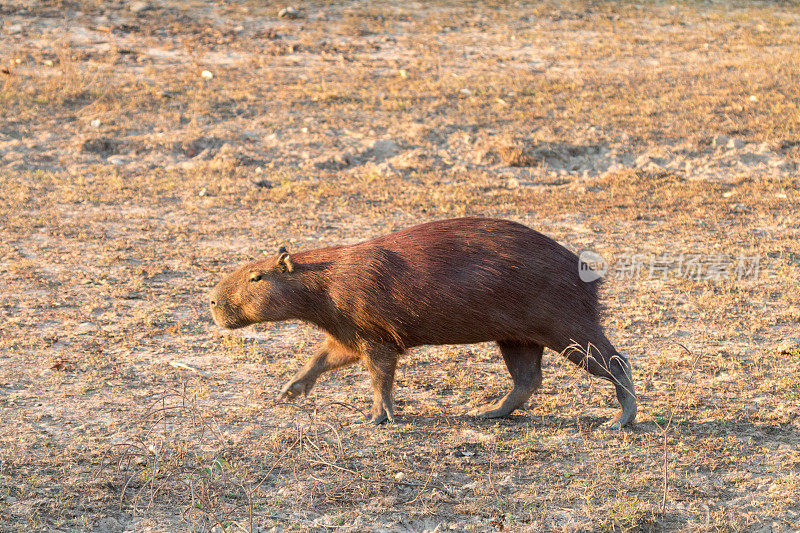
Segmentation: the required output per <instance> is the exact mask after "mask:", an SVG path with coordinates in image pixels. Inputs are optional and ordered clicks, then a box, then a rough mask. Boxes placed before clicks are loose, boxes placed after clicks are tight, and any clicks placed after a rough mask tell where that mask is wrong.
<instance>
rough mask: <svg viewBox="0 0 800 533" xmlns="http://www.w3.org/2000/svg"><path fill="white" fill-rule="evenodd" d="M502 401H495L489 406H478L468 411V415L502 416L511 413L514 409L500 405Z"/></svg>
mask: <svg viewBox="0 0 800 533" xmlns="http://www.w3.org/2000/svg"><path fill="white" fill-rule="evenodd" d="M499 404H500V402H497V403H493V404H491V405H489V406H488V407H478V408H476V409H472V410H471V411H469V412H467V415H469V416H474V417H476V418H502V417H504V416H507V415H509V414H511V411H513V409H507V408H503V407H502V405H500V406H498V405H499Z"/></svg>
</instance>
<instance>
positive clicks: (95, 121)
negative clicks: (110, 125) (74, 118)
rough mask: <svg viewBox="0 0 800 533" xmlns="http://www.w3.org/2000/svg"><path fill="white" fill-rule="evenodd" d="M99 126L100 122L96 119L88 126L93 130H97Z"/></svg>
mask: <svg viewBox="0 0 800 533" xmlns="http://www.w3.org/2000/svg"><path fill="white" fill-rule="evenodd" d="M101 124H102V122H100V121H99V120H98V119H94V120H93V121H91V122H90V123H89V125H90V126H91V127H93V128H99V127H100V125H101Z"/></svg>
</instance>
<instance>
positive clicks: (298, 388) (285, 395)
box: [277, 381, 308, 401]
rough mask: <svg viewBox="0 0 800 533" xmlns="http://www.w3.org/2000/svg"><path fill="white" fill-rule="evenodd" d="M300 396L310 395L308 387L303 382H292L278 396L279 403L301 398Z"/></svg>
mask: <svg viewBox="0 0 800 533" xmlns="http://www.w3.org/2000/svg"><path fill="white" fill-rule="evenodd" d="M300 394H306V395H307V394H308V387H306V385H305V383H303V382H302V381H290V382H289V383H287V384H286V385H285V386H284V387H283V389H281V392H280V394H278V398H277V399H278V400H279V401H291V400H294V399H295V398H297V397H298V396H300Z"/></svg>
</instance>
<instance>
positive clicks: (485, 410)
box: [467, 390, 533, 418]
mask: <svg viewBox="0 0 800 533" xmlns="http://www.w3.org/2000/svg"><path fill="white" fill-rule="evenodd" d="M531 394H533V391H532V390H531V391H530V392H528V391H524V392H523V391H511V392H509V393H508V394H506V395H505V396H503V397H502V398H501V399H500V400H498V401H496V402H495V403H493V404H490V405H485V406H483V407H476V408H475V409H472V410H471V411H469V412H468V413H467V415H469V416H475V417H477V418H501V417H503V416H508V415H510V414H511V413H512V412H513V411H514V410H515V409H517V408H519V407H522V406H523V405H524V404H525V402H526V401H528V398H530V397H531Z"/></svg>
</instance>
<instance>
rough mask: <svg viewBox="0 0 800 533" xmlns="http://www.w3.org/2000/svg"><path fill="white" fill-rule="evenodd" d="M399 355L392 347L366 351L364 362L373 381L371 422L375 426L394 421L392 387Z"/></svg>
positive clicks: (374, 347) (371, 348)
mask: <svg viewBox="0 0 800 533" xmlns="http://www.w3.org/2000/svg"><path fill="white" fill-rule="evenodd" d="M398 355H399V354H398V352H397V350H396V349H395V348H392V347H390V346H369V347H367V349H366V351H365V354H364V362H365V363H366V365H367V370H368V371H369V377H370V379H371V380H372V391H373V399H372V409H371V410H370V418H369V421H370V422H371V423H373V424H376V425H377V424H381V423H383V422H385V421H386V420H389V421H394V406H393V402H392V387H393V386H394V371H395V369H396V368H397V358H398Z"/></svg>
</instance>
